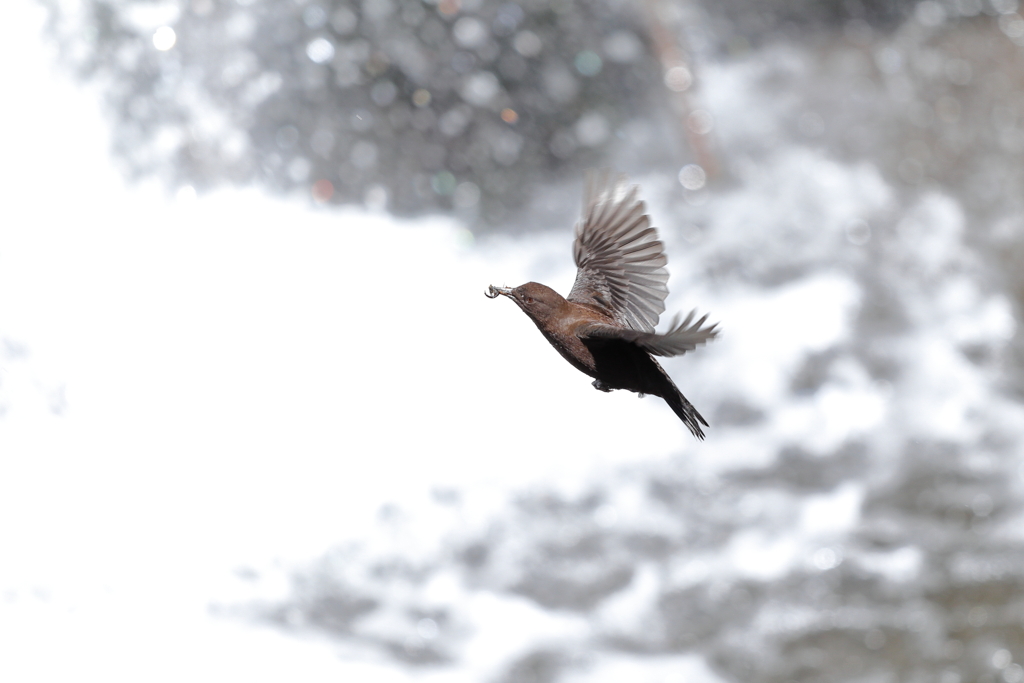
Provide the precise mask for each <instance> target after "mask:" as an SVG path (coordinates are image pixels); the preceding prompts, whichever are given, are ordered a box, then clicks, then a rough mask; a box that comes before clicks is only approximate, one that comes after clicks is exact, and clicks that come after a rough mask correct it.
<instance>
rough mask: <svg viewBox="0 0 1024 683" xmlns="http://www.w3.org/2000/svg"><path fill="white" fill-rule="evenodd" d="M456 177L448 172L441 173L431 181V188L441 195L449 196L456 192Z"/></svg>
mask: <svg viewBox="0 0 1024 683" xmlns="http://www.w3.org/2000/svg"><path fill="white" fill-rule="evenodd" d="M455 186H456V182H455V176H453V175H452V174H451V173H449V172H448V171H441V172H440V173H438V174H436V175H434V177H433V178H431V179H430V187H432V188H433V190H434V192H436V193H437V194H440V195H449V194H452V193H453V192H455Z"/></svg>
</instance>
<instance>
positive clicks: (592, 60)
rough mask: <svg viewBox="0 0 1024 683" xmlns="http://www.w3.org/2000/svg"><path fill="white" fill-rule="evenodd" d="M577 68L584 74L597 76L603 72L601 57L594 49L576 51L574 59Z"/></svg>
mask: <svg viewBox="0 0 1024 683" xmlns="http://www.w3.org/2000/svg"><path fill="white" fill-rule="evenodd" d="M573 64H574V65H575V66H576V70H577V71H579V72H580V74H581V75H583V76H596V75H597V74H599V73H601V67H602V66H603V65H602V63H601V58H600V57H599V56H598V54H597V53H596V52H594V51H593V50H582V51H580V52H577V53H576V59H574V60H573Z"/></svg>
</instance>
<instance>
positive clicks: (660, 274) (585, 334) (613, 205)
mask: <svg viewBox="0 0 1024 683" xmlns="http://www.w3.org/2000/svg"><path fill="white" fill-rule="evenodd" d="M638 192H639V188H638V187H637V186H635V185H630V184H629V183H628V181H627V180H626V177H625V176H619V175H616V176H613V175H611V174H609V173H607V172H603V173H591V174H588V176H587V183H586V190H585V192H584V197H583V215H582V216H581V218H580V220H579V222H577V223H576V241H575V242H574V243H573V257H574V259H575V261H576V266H577V268H578V270H577V272H576V282H575V283H574V284H573V286H572V291H571V292H569V296H568V298H563V297H562V296H561V295H560V294H559V293H558V292H556V291H554V290H553V289H551V288H550V287H547V286H546V285H542V284H539V283H536V282H527V283H526V284H525V285H520V286H519V287H515V288H509V287H495V286H494V285H491V286H490V287H489V288H488V294H487V296H489V297H490V298H492V299H493V298H495V297H497V296H498V295H499V294H503V295H505V296H507V297H508V298H510V299H512V300H513V301H515V302H516V304H518V305H519V308H521V309H522V310H523V312H524V313H526V315H528V316H530V319H531V320H533V322H534V323H535V324H536V325H537V327H538V328H539V329H540V331H541V333H542V334H543V335H544V337H545V338H546V339H547V340H548V341H549V342H551V345H552V346H554V347H555V348H556V349H557V350H558V352H559V353H560V354H562V357H563V358H565V359H566V360H567V361H569V362H570V363H572V365H573V367H575V368H576V369H578V370H580V371H581V372H585V373H586V374H588V375H590V376H591V377H593V378H594V387H595V388H596V389H599V390H601V391H612V390H613V389H627V390H629V391H633V392H636V393H638V394H640V395H643V394H653V395H655V396H660V397H661V398H663V399H665V402H666V403H668V405H669V406H670V407H671V408H672V410H673V411H675V414H676V415H678V416H679V419H681V420H682V421H683V423H684V424H685V425H686V426H687V427H688V428H689V429H690V431H691V432H693V435H694V436H695V437H697V438H698V439H703V438H704V432H703V430H701V425H704V426H705V427H707V426H708V423H707V422H706V421H705V420H704V418H703V417H701V414H700V413H698V412H697V409H696V408H694V407H693V406H692V405H691V404H690V402H689V401H687V400H686V397H685V396H683V394H682V392H680V391H679V389H678V388H677V387H676V385H675V383H674V382H673V381H672V379H671V378H670V377H669V376H668V373H666V372H665V371H664V370H663V369H662V367H661V365H659V364H658V361H656V360H654V358H653V356H652V355H651V354H654V355H657V356H680V355H682V354H684V353H686V352H687V351H692V350H693V349H695V348H696V347H697V345H698V344H704V343H706V342H708V341H709V340H711V339H714V337H715V336H716V335H717V334H718V333H717V331H716V330H715V328H716V327H717V325H711V326H709V327H703V325H704V321H705V320H706V319H707V316H706V315H705V316H704V317H702V318H700V319H699V320H697V321H696V322H692V321H693V318H694V313H693V312H691V313H690V315H688V316H686V319H685V320H683V321H682V322H678V319H677V320H676V321H674V322H673V324H672V327H671V329H669V331H668V332H666V333H664V334H658V333H656V332H655V331H654V327H655V325H657V324H658V317H659V316H660V315H661V313H662V312H663V311H664V310H665V297H666V296H667V295H668V287H666V286H665V283H666V282H667V281H668V271H667V270H666V269H665V264H666V263H668V259H667V258H665V250H664V245H662V243H661V242H660V241H659V240H658V234H657V232H656V231H655V229H654V228H653V227H651V224H650V220H649V219H648V217H647V214H646V212H645V209H644V203H643V202H642V201H640V200H639V199H638V198H637V195H638Z"/></svg>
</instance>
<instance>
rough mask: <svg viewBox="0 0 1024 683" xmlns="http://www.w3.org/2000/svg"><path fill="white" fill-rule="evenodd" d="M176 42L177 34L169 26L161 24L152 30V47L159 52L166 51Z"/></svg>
mask: <svg viewBox="0 0 1024 683" xmlns="http://www.w3.org/2000/svg"><path fill="white" fill-rule="evenodd" d="M176 42H178V35H177V34H176V33H175V32H174V29H173V28H171V27H170V26H161V27H160V28H158V29H157V30H156V31H154V32H153V47H155V48H156V49H157V50H160V51H161V52H166V51H167V50H170V49H171V48H172V47H174V44H175V43H176Z"/></svg>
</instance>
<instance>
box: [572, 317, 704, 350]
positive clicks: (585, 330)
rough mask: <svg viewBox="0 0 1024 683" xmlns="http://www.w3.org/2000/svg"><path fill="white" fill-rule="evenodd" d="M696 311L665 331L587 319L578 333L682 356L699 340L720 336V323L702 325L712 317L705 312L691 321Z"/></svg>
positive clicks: (698, 342)
mask: <svg viewBox="0 0 1024 683" xmlns="http://www.w3.org/2000/svg"><path fill="white" fill-rule="evenodd" d="M696 313H697V312H696V311H690V315H688V316H686V319H685V320H683V321H682V322H679V318H678V316H677V317H676V319H675V320H674V321H673V322H672V328H671V329H670V330H669V331H668V332H666V333H665V334H656V333H654V332H641V331H639V330H627V329H624V328H621V327H617V326H615V325H606V324H602V323H587V324H585V325H582V326H581V327H580V328H579V330H577V332H576V334H577V335H579V337H580V338H581V339H595V338H596V339H621V340H623V341H628V342H632V343H634V344H636V345H637V346H639V347H640V348H642V349H643V350H645V351H647V352H648V353H653V354H654V355H655V356H681V355H683V354H684V353H686V352H687V351H693V350H694V349H695V348H697V346H698V345H699V344H706V343H707V342H709V341H711V340H712V339H714V338H715V337H717V336H718V330H717V329H715V328H717V327H718V323H715V324H714V325H711V326H710V327H702V325H703V324H704V321H705V320H707V319H708V316H707V314H706V313H705V314H704V317H702V318H701V319H700V320H698V321H697V322H695V323H692V324H691V321H692V320H693V317H694V315H695V314H696Z"/></svg>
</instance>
